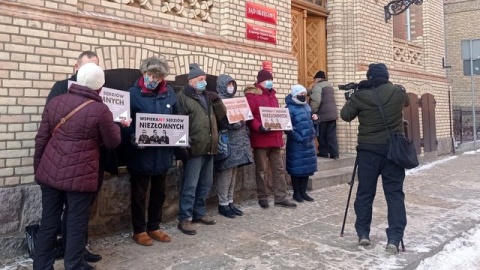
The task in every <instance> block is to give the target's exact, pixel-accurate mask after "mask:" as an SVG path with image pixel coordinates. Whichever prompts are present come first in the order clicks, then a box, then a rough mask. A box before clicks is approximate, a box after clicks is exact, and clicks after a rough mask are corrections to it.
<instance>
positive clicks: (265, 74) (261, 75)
mask: <svg viewBox="0 0 480 270" xmlns="http://www.w3.org/2000/svg"><path fill="white" fill-rule="evenodd" d="M266 80H273V76H272V73H270V71H268V70H266V69H262V70H260V71H259V72H258V75H257V83H261V82H263V81H266Z"/></svg>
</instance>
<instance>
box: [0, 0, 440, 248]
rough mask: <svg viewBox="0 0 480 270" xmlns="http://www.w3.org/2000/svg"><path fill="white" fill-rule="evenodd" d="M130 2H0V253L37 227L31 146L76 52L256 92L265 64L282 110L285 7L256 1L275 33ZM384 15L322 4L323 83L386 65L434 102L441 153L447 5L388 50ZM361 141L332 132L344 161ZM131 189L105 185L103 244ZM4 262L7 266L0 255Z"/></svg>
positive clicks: (227, 15) (289, 79)
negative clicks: (227, 80) (156, 60)
mask: <svg viewBox="0 0 480 270" xmlns="http://www.w3.org/2000/svg"><path fill="white" fill-rule="evenodd" d="M128 2H130V1H129V0H109V1H106V0H100V1H96V0H95V1H94V0H10V1H8V2H7V1H0V222H1V223H2V224H1V225H2V226H0V240H2V241H0V242H1V243H0V244H1V245H0V246H2V247H7V246H9V247H12V250H13V249H15V247H16V248H17V250H19V248H18V247H19V246H21V245H22V241H21V239H22V237H23V233H22V232H23V227H24V226H25V225H28V224H29V223H31V222H35V221H37V220H38V219H39V213H40V210H39V201H40V197H39V194H40V193H39V189H38V186H36V185H28V184H31V183H32V182H33V175H32V173H33V172H32V156H33V151H34V149H33V147H34V141H33V138H34V136H35V134H36V130H37V128H38V123H39V121H40V118H41V113H42V111H43V106H44V103H45V97H46V96H47V95H48V93H49V91H50V88H51V86H52V85H53V83H54V82H55V81H57V80H62V79H65V78H67V77H68V76H69V75H71V74H72V73H73V72H74V69H73V65H74V64H75V61H76V57H77V56H78V54H79V53H80V52H81V51H84V50H93V51H96V52H97V53H98V54H99V57H100V65H101V66H102V67H104V68H106V69H115V68H138V66H139V62H140V60H141V59H143V58H146V57H147V56H150V55H156V54H162V55H164V56H165V57H166V59H167V60H168V62H169V64H170V67H171V71H172V75H171V76H169V77H168V78H167V79H169V80H173V79H174V76H175V75H180V74H184V73H186V72H187V67H188V63H189V62H192V61H195V62H198V63H199V64H200V65H201V66H202V67H203V68H204V69H205V70H206V71H207V72H208V73H210V74H214V75H219V74H221V73H228V74H230V75H232V76H233V77H234V78H235V79H236V80H237V83H238V85H239V86H240V88H242V87H244V86H245V85H247V84H251V83H253V82H254V80H255V79H256V77H255V76H256V74H257V72H258V70H259V69H260V67H261V63H262V61H264V60H268V61H271V62H272V63H273V70H274V73H275V85H276V88H277V90H278V98H279V100H280V101H281V102H283V98H284V97H285V96H286V95H287V94H288V92H289V89H290V85H291V84H294V83H295V82H296V81H297V61H296V60H295V58H294V57H293V56H292V54H291V51H290V50H291V44H290V43H291V31H290V28H291V22H290V20H291V17H290V1H288V0H265V1H259V0H258V1H257V0H255V1H252V2H255V3H257V4H261V5H264V6H267V7H270V8H275V9H276V10H277V12H278V22H277V24H276V25H271V24H266V23H262V22H258V21H253V20H251V19H246V18H245V1H231V0H218V1H213V2H212V3H213V5H212V6H202V5H206V4H207V3H205V1H198V5H199V6H198V8H197V11H195V10H193V11H192V10H191V9H188V7H186V6H184V7H183V8H184V9H183V11H185V12H186V13H185V14H184V15H181V16H179V15H176V14H177V12H178V13H181V12H183V11H181V10H182V9H181V8H182V7H180V6H179V7H168V8H170V10H168V9H165V6H164V5H165V3H167V2H166V1H150V2H145V3H147V4H146V5H144V6H142V5H140V4H139V2H137V1H135V3H134V4H128V5H127V4H126V3H128ZM207 2H208V1H207ZM142 3H143V2H142ZM386 3H387V1H386V0H379V1H356V0H330V1H327V8H328V9H329V10H330V11H331V13H330V15H329V18H328V25H327V36H328V41H327V46H328V48H327V53H328V56H327V59H328V74H329V78H330V80H331V81H332V82H333V83H334V85H335V86H336V85H337V84H339V83H345V82H350V81H357V82H358V81H359V80H361V79H363V78H365V72H366V70H367V67H368V64H369V63H371V62H384V63H386V64H387V65H388V66H389V68H390V70H391V78H392V81H394V82H395V83H401V84H404V85H405V86H406V87H407V89H408V91H409V92H413V93H415V94H417V95H421V94H423V93H432V94H433V95H435V98H436V100H437V107H436V115H437V121H438V122H437V136H438V139H439V141H440V142H441V141H445V140H447V139H448V122H449V117H448V106H447V102H446V100H447V99H446V97H447V83H446V80H445V74H444V71H443V69H442V68H441V57H443V36H442V35H443V16H442V14H443V12H442V10H441V8H442V3H439V2H438V1H425V2H424V3H423V5H422V6H421V7H419V8H421V10H422V18H423V19H422V20H421V21H422V22H423V24H422V25H423V28H422V31H423V32H422V35H421V37H422V38H421V39H419V40H418V41H415V42H413V43H405V42H403V43H402V42H401V41H398V40H394V38H393V26H392V21H389V22H388V23H385V21H384V15H383V6H384V5H385V4H386ZM176 8H178V10H176V11H175V9H176ZM185 8H187V9H186V10H185ZM417 19H418V17H416V20H417ZM245 23H252V24H255V25H259V26H264V27H269V28H274V29H276V30H277V44H276V45H274V44H269V43H263V42H258V41H251V40H246V39H245ZM415 23H418V21H416V22H415ZM415 27H417V26H416V25H415ZM417 29H418V28H417ZM397 49H398V50H397ZM395 50H397V51H402V52H407V56H408V57H403V58H402V57H399V58H398V57H397V58H398V59H397V58H395V57H396V56H395V54H394V51H395ZM411 55H414V56H415V57H419V59H416V58H415V57H412V56H411ZM336 95H337V96H336V98H337V102H338V105H339V109H340V108H341V106H342V105H343V103H344V99H343V92H342V91H337V92H336ZM356 133H357V123H356V122H353V123H352V124H347V123H345V122H343V121H339V122H338V137H339V143H340V149H341V153H345V152H352V151H353V149H354V146H355V145H356ZM447 148H448V145H447V146H445V147H444V149H443V150H442V151H443V152H446V151H447V150H445V149H447ZM442 151H439V153H443V152H442ZM252 170H253V167H252V166H249V167H247V168H244V169H242V173H241V175H240V176H239V178H240V179H241V181H238V183H237V190H238V191H239V192H240V193H237V194H243V193H242V191H246V192H245V194H244V195H242V196H243V197H242V198H251V197H249V196H251V195H252V194H251V193H249V192H248V191H251V190H253V189H254V185H255V184H254V182H253V181H252V179H254V178H253V175H252ZM179 175H180V171H179V168H177V167H174V168H172V172H171V174H170V175H169V180H168V187H169V191H168V195H167V198H168V200H167V203H166V208H167V211H166V213H167V215H170V216H173V215H174V213H175V211H176V203H175V199H176V198H177V197H178V185H177V183H178V177H179ZM127 178H128V177H127V176H126V175H121V176H119V177H114V178H109V179H107V180H106V182H105V185H104V188H103V189H102V191H101V193H100V195H99V199H100V201H99V205H100V207H99V206H95V208H94V220H93V221H92V223H91V226H93V227H94V228H97V232H98V233H102V232H103V231H102V230H105V228H108V227H109V226H110V227H112V226H113V227H115V226H120V227H115V229H120V228H121V226H125V224H129V222H128V213H127V212H128V211H127V210H126V209H128V202H126V201H125V200H124V199H122V198H125V197H128V179H127ZM1 213H3V215H2V214H1ZM112 224H113V225H112ZM0 250H1V249H0ZM0 253H1V254H2V256H7V255H8V254H10V253H8V254H7V252H3V250H2V252H0ZM0 257H1V256H0Z"/></svg>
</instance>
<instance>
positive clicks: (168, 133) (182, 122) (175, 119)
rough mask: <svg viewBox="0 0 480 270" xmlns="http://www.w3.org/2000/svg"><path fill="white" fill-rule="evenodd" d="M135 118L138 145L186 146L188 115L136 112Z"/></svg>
mask: <svg viewBox="0 0 480 270" xmlns="http://www.w3.org/2000/svg"><path fill="white" fill-rule="evenodd" d="M135 118H136V119H135V142H137V143H138V145H139V146H169V147H172V146H188V116H186V115H173V114H149V113H137V114H136V117H135Z"/></svg>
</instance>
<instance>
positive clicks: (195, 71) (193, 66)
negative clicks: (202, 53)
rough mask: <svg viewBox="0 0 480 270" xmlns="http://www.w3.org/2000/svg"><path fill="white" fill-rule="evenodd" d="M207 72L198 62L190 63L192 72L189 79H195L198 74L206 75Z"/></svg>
mask: <svg viewBox="0 0 480 270" xmlns="http://www.w3.org/2000/svg"><path fill="white" fill-rule="evenodd" d="M204 75H206V73H205V72H204V71H203V70H202V69H201V68H200V67H199V66H198V64H196V63H191V64H190V72H188V79H189V80H190V79H193V78H196V77H198V76H204Z"/></svg>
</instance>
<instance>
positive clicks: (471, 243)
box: [417, 225, 480, 270]
mask: <svg viewBox="0 0 480 270" xmlns="http://www.w3.org/2000/svg"><path fill="white" fill-rule="evenodd" d="M451 269H458V270H463V269H480V225H477V226H476V227H475V228H473V229H471V230H469V231H468V232H465V233H463V234H462V236H461V237H459V238H456V239H454V240H453V241H451V242H450V243H448V244H447V245H445V247H444V248H443V250H442V251H440V252H439V253H437V254H435V255H434V256H433V257H430V258H427V259H425V260H423V261H422V262H421V263H420V265H419V266H418V267H417V270H451Z"/></svg>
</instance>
